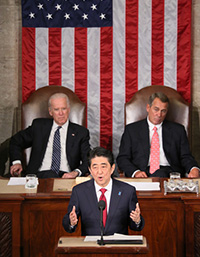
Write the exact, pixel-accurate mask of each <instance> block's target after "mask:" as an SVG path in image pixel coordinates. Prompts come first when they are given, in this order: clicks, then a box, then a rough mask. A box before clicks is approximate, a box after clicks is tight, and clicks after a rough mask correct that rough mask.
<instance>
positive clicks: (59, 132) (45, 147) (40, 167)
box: [10, 93, 90, 178]
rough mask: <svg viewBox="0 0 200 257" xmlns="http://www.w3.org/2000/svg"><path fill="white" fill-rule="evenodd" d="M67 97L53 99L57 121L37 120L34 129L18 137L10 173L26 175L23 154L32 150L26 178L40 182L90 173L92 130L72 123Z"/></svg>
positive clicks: (51, 108)
mask: <svg viewBox="0 0 200 257" xmlns="http://www.w3.org/2000/svg"><path fill="white" fill-rule="evenodd" d="M69 113H70V103H69V99H68V97H67V95H65V94H63V93H56V94H54V95H52V96H51V97H50V98H49V114H50V115H51V116H52V118H53V119H45V118H40V119H35V120H33V122H32V125H31V126H29V127H28V128H26V129H25V130H22V131H20V132H18V133H17V134H15V135H14V136H13V137H12V138H11V141H10V161H11V167H10V173H11V175H12V176H17V175H19V174H20V173H21V172H22V165H21V162H22V151H23V150H24V149H26V148H28V147H32V149H31V155H30V161H29V163H28V166H27V168H26V171H25V174H30V173H32V174H37V176H38V177H39V178H52V177H53V178H58V177H62V178H75V177H77V176H83V175H85V174H86V173H88V172H89V171H88V162H87V154H88V152H89V151H90V145H89V131H88V129H86V128H84V127H82V126H80V125H78V124H75V123H72V122H70V121H69V119H68V118H69Z"/></svg>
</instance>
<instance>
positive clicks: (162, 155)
mask: <svg viewBox="0 0 200 257" xmlns="http://www.w3.org/2000/svg"><path fill="white" fill-rule="evenodd" d="M147 123H148V126H149V141H150V142H149V144H150V145H151V140H152V136H153V133H154V130H153V128H154V127H156V128H157V132H158V136H159V145H160V166H170V165H169V162H168V161H167V158H166V156H165V153H164V150H163V140H162V124H163V122H162V123H160V124H158V125H154V124H153V123H151V122H150V120H149V117H147ZM149 165H150V154H149V161H148V166H149ZM138 171H139V170H136V171H135V172H134V173H133V175H132V177H135V174H136V173H137V172H138Z"/></svg>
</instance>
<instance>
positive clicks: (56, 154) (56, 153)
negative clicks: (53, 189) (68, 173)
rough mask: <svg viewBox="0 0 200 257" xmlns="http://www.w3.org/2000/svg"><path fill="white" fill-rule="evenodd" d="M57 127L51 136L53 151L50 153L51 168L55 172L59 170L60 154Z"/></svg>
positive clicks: (58, 130) (58, 129)
mask: <svg viewBox="0 0 200 257" xmlns="http://www.w3.org/2000/svg"><path fill="white" fill-rule="evenodd" d="M61 128H62V127H60V126H59V127H58V128H57V130H56V132H55V134H54V138H53V153H52V163H51V170H53V171H55V172H56V173H57V174H58V173H59V170H60V156H61V146H60V129H61Z"/></svg>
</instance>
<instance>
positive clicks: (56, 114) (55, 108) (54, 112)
mask: <svg viewBox="0 0 200 257" xmlns="http://www.w3.org/2000/svg"><path fill="white" fill-rule="evenodd" d="M69 112H70V108H69V107H68V106H67V101H66V99H65V98H55V99H51V106H50V108H49V114H50V115H51V116H52V117H53V119H54V120H55V122H56V124H58V125H59V126H62V125H63V124H65V122H66V121H67V119H68V116H69Z"/></svg>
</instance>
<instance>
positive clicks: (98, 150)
mask: <svg viewBox="0 0 200 257" xmlns="http://www.w3.org/2000/svg"><path fill="white" fill-rule="evenodd" d="M95 157H105V158H107V159H108V162H109V163H110V166H111V167H112V166H113V164H114V156H113V153H112V152H111V151H110V150H107V149H105V148H103V147H100V146H97V147H95V148H93V149H92V150H91V151H90V152H89V154H88V165H89V167H90V166H91V161H92V159H94V158H95Z"/></svg>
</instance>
